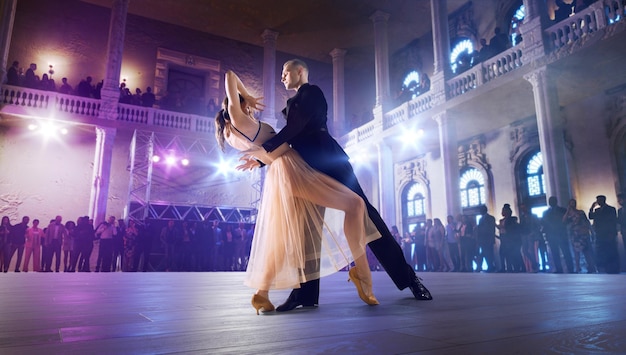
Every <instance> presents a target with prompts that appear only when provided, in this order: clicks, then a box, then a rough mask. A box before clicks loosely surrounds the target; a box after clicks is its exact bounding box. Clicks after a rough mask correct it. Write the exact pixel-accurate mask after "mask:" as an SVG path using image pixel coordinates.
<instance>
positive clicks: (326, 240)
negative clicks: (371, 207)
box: [226, 122, 380, 290]
mask: <svg viewBox="0 0 626 355" xmlns="http://www.w3.org/2000/svg"><path fill="white" fill-rule="evenodd" d="M230 127H232V126H230ZM233 128H234V127H233ZM275 134H276V133H275V132H274V129H273V128H272V127H271V126H269V125H267V124H266V123H263V122H260V123H259V132H258V133H257V135H256V136H255V137H246V136H244V135H243V134H241V132H238V131H236V130H234V129H233V130H227V132H226V135H227V137H226V141H227V142H228V143H229V145H231V146H232V147H234V148H235V149H237V150H239V151H246V150H250V149H252V148H255V147H259V146H260V145H261V144H262V143H263V142H265V141H266V140H268V139H269V138H271V137H272V136H273V135H275ZM257 158H260V159H261V160H262V161H268V159H264V158H263V157H257ZM320 189H327V190H326V191H328V189H330V190H331V191H342V192H345V191H346V190H348V188H347V187H345V186H344V185H342V184H341V183H339V182H337V181H336V180H334V179H332V178H330V177H328V176H327V175H324V174H322V173H320V172H318V171H316V170H314V169H313V168H311V167H310V166H309V165H308V164H307V163H306V162H304V160H303V159H302V158H301V157H300V155H299V154H298V153H297V152H296V151H295V150H293V149H290V150H288V151H287V152H286V153H285V154H283V155H281V156H280V157H279V158H277V159H276V160H274V161H273V162H271V164H269V166H268V167H267V171H266V175H265V181H264V185H263V191H262V197H261V203H260V207H259V212H258V216H257V219H256V227H255V231H254V237H253V240H252V249H251V253H250V260H249V263H248V267H247V270H246V278H245V281H244V284H245V285H247V286H249V287H252V288H255V289H262V290H269V289H290V288H299V287H300V284H301V283H304V282H307V281H309V280H314V279H317V278H320V277H322V276H326V275H329V274H332V273H334V272H337V271H339V270H341V269H343V268H345V267H346V266H348V265H349V264H350V263H351V262H353V261H354V259H355V258H358V257H359V256H361V255H364V254H365V250H366V249H365V248H366V244H367V243H369V242H370V241H372V240H376V239H378V238H380V234H379V233H378V231H377V229H376V226H375V225H374V223H373V222H372V221H371V220H370V219H369V217H368V216H367V213H366V212H365V213H364V216H363V234H362V236H363V238H361V239H360V241H359V243H358V244H359V247H358V248H357V250H352V251H351V250H350V247H349V245H348V241H347V239H346V237H345V235H344V233H343V219H344V218H343V216H344V213H343V212H342V211H337V210H334V209H330V208H326V209H324V207H321V206H318V205H315V204H313V203H311V202H310V201H308V200H307V197H308V196H314V195H315V194H316V193H317V192H318V191H321V190H320ZM333 195H338V194H333Z"/></svg>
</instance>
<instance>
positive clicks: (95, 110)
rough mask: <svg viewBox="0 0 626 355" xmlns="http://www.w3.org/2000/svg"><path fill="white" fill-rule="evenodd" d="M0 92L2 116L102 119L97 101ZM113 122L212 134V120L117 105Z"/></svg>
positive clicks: (6, 89)
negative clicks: (6, 114)
mask: <svg viewBox="0 0 626 355" xmlns="http://www.w3.org/2000/svg"><path fill="white" fill-rule="evenodd" d="M0 93H1V96H0V106H1V108H0V110H1V112H3V113H8V114H17V115H29V116H34V117H42V118H51V119H56V120H63V121H80V122H85V123H91V124H95V125H97V124H98V122H99V121H101V120H102V119H99V118H98V114H99V112H100V105H101V100H99V99H92V98H87V97H80V96H73V95H65V94H60V93H57V92H53V91H42V90H36V89H30V88H25V87H19V86H8V85H4V86H2V88H1V92H0ZM116 121H117V122H120V123H122V122H124V123H126V124H128V125H132V126H146V127H149V126H153V127H162V128H166V129H173V130H179V131H187V132H197V133H212V132H214V124H213V118H212V117H203V116H198V115H193V114H188V113H181V112H173V111H166V110H161V109H157V108H153V107H142V106H135V105H128V104H120V103H118V104H117V118H116Z"/></svg>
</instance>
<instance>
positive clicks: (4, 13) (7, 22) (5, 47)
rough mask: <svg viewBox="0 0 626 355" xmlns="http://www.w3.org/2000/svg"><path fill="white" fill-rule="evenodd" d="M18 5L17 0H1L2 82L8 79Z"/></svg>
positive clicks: (0, 60)
mask: <svg viewBox="0 0 626 355" xmlns="http://www.w3.org/2000/svg"><path fill="white" fill-rule="evenodd" d="M16 5H17V0H0V84H1V83H3V82H4V81H5V79H6V74H7V67H8V63H9V49H10V48H11V36H12V34H13V21H14V19H15V7H16ZM11 63H13V60H11Z"/></svg>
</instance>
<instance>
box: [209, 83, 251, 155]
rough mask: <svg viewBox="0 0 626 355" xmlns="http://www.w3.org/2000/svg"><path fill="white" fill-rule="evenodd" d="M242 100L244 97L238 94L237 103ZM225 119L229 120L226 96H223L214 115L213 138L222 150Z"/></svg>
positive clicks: (223, 149)
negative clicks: (220, 107) (219, 107)
mask: <svg viewBox="0 0 626 355" xmlns="http://www.w3.org/2000/svg"><path fill="white" fill-rule="evenodd" d="M242 102H244V99H243V96H241V94H240V95H239V103H242ZM226 121H230V116H229V115H228V97H225V98H224V101H223V102H222V109H221V110H219V111H218V112H217V114H216V115H215V139H217V144H218V145H219V146H220V149H221V150H222V152H223V151H225V148H224V141H225V140H226V137H225V136H224V128H226Z"/></svg>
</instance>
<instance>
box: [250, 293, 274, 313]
mask: <svg viewBox="0 0 626 355" xmlns="http://www.w3.org/2000/svg"><path fill="white" fill-rule="evenodd" d="M251 302H252V307H254V309H256V314H257V315H259V309H261V310H262V312H271V311H273V310H274V309H275V308H274V305H273V304H272V302H270V300H268V299H267V298H265V297H263V296H261V295H256V294H255V295H253V296H252V301H251Z"/></svg>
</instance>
